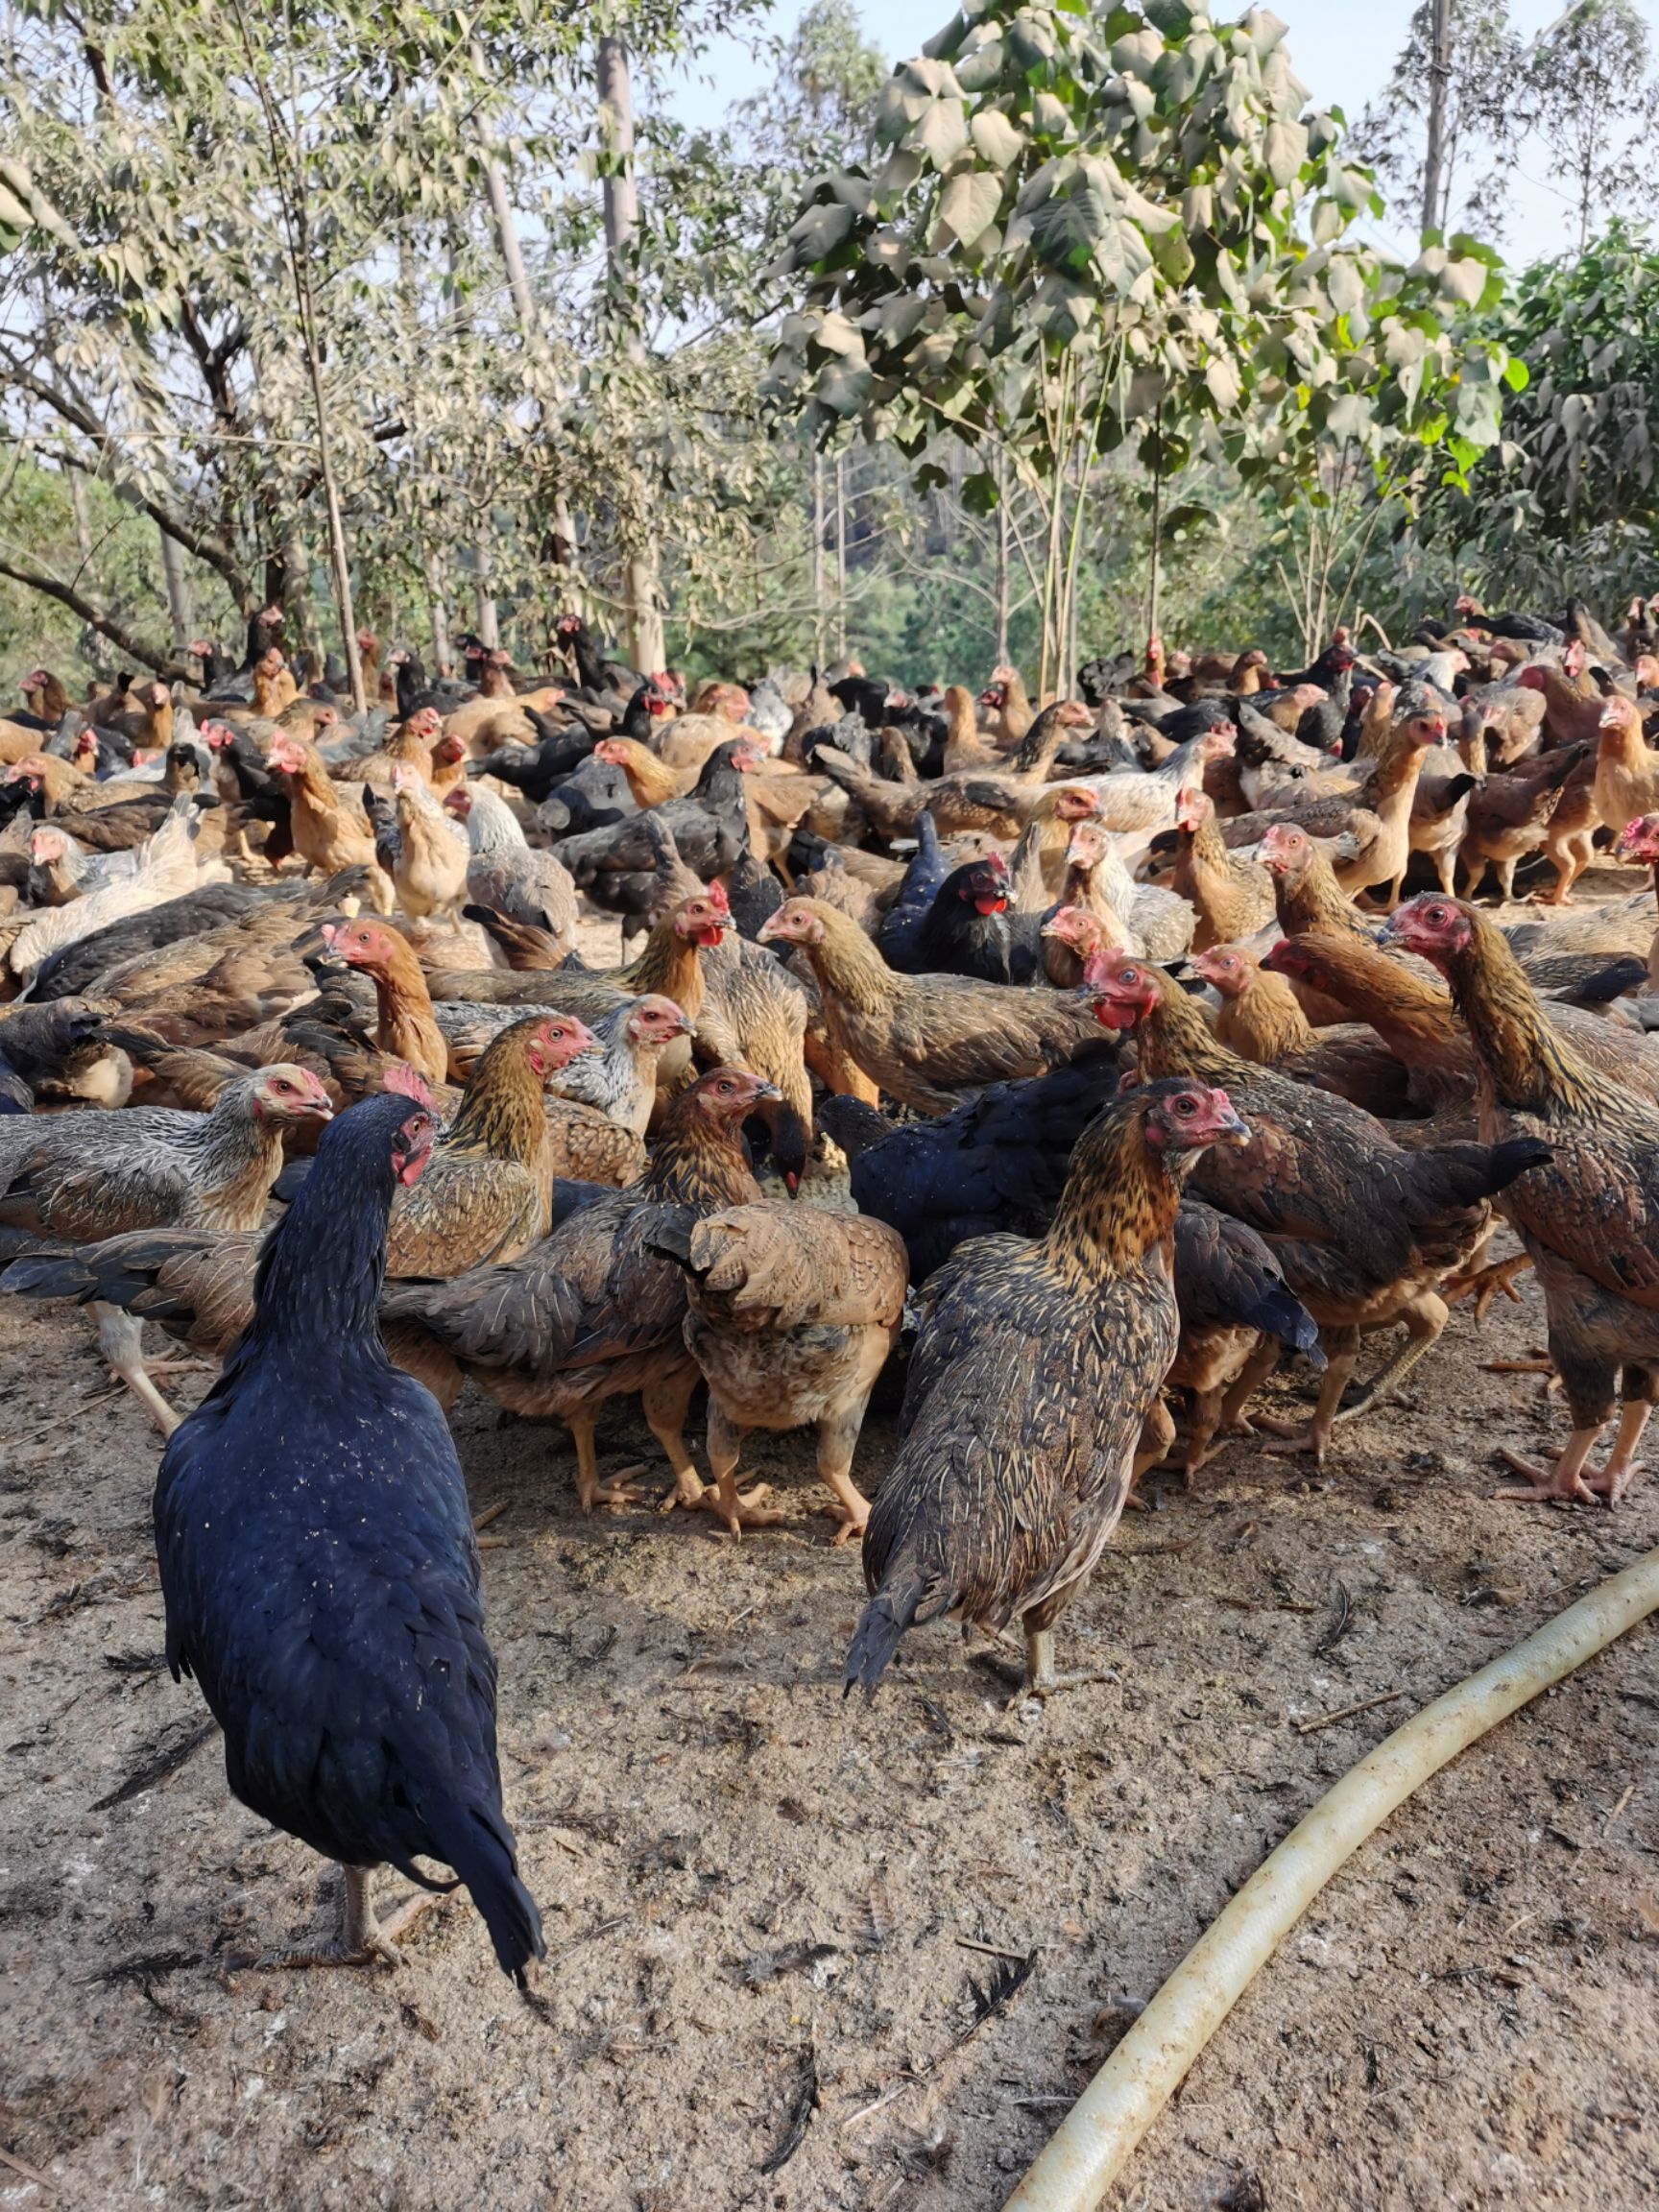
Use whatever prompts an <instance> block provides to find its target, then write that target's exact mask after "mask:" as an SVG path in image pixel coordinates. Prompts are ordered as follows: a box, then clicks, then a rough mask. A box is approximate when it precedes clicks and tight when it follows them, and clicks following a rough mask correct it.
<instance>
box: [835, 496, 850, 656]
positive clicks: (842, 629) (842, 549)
mask: <svg viewBox="0 0 1659 2212" xmlns="http://www.w3.org/2000/svg"><path fill="white" fill-rule="evenodd" d="M835 658H836V659H837V660H838V661H845V660H846V658H847V456H846V454H845V453H837V454H836V456H835Z"/></svg>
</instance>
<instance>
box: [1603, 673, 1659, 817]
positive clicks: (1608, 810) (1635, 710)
mask: <svg viewBox="0 0 1659 2212" xmlns="http://www.w3.org/2000/svg"><path fill="white" fill-rule="evenodd" d="M1594 788H1595V793H1596V811H1597V813H1598V814H1599V816H1600V818H1601V823H1602V826H1603V827H1604V828H1605V829H1611V830H1612V831H1613V832H1614V834H1615V835H1617V834H1618V832H1619V831H1620V830H1622V829H1623V828H1624V825H1625V824H1626V823H1627V822H1634V821H1637V820H1638V819H1639V818H1640V817H1641V816H1642V815H1644V814H1651V813H1652V812H1653V811H1654V809H1655V808H1659V755H1655V754H1654V753H1653V752H1652V751H1651V750H1650V749H1649V747H1648V744H1647V738H1646V737H1645V736H1644V735H1643V733H1642V710H1641V709H1640V708H1639V707H1638V706H1637V705H1636V702H1635V701H1634V700H1633V699H1626V698H1625V697H1624V695H1623V692H1621V691H1613V692H1610V693H1609V694H1608V697H1607V702H1606V704H1605V706H1603V708H1602V709H1601V715H1600V721H1599V733H1598V743H1597V748H1596V781H1595V786H1594Z"/></svg>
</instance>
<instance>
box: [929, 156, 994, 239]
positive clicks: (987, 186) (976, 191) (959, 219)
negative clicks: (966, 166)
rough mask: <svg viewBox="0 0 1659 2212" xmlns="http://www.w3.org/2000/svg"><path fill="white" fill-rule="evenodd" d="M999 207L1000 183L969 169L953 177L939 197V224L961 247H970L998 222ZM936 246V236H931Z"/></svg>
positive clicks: (936, 233)
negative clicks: (953, 235) (954, 236)
mask: <svg viewBox="0 0 1659 2212" xmlns="http://www.w3.org/2000/svg"><path fill="white" fill-rule="evenodd" d="M1001 204H1002V180H1001V178H1000V177H992V176H987V175H986V173H985V171H984V170H982V169H978V170H975V169H970V170H967V171H965V172H964V173H962V174H961V175H959V176H955V177H952V178H951V179H950V181H949V182H948V183H947V184H946V186H945V189H944V191H943V192H942V193H941V194H940V196H939V222H940V225H941V226H942V227H943V228H945V229H947V230H949V231H953V232H954V233H955V235H956V237H957V239H958V240H959V241H960V243H961V244H962V245H964V246H972V245H973V244H974V240H975V239H976V238H977V237H978V236H979V235H980V233H981V232H982V231H983V230H985V229H987V228H989V226H990V225H991V224H992V223H994V222H995V221H996V219H997V210H998V207H1000V205H1001ZM934 239H935V243H937V239H938V232H937V231H935V233H934Z"/></svg>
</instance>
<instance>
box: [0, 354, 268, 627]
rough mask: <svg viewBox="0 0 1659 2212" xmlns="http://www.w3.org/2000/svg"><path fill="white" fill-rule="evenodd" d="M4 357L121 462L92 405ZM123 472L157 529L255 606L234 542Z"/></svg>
mask: <svg viewBox="0 0 1659 2212" xmlns="http://www.w3.org/2000/svg"><path fill="white" fill-rule="evenodd" d="M0 361H4V363H5V366H6V370H7V373H8V374H9V375H10V376H11V378H12V382H13V383H14V384H16V386H17V387H18V389H19V390H20V391H22V392H26V393H28V394H29V395H30V397H32V398H35V399H38V400H39V401H40V403H41V404H42V405H43V406H46V407H50V408H51V410H52V412H53V413H54V414H55V415H56V416H58V417H59V419H60V421H64V422H67V423H68V424H69V426H70V428H71V429H74V430H79V431H80V433H81V435H82V436H83V437H84V438H85V439H87V440H89V441H90V442H91V444H93V445H96V446H97V447H98V449H99V451H100V452H101V453H107V454H109V455H110V456H111V457H112V458H114V459H116V460H120V459H121V445H120V441H119V440H118V439H117V438H115V437H114V436H113V435H112V434H111V433H110V432H109V431H108V430H106V429H105V428H104V426H103V424H102V423H101V422H100V421H99V420H98V418H97V417H96V416H95V415H94V414H92V412H91V411H90V409H88V408H86V407H84V406H83V405H82V404H81V402H80V401H79V400H78V399H76V398H75V397H73V396H72V395H71V394H69V393H67V392H62V391H60V390H59V388H58V387H57V386H56V385H55V384H49V383H47V382H46V381H45V380H44V378H42V377H39V376H36V375H34V374H32V373H31V372H30V371H29V370H27V369H25V368H24V367H23V365H22V363H21V362H20V361H19V360H18V359H17V358H16V356H15V354H13V353H12V351H11V349H9V348H6V349H0ZM84 473H85V474H87V475H98V474H99V473H100V471H99V470H97V469H85V470H84ZM123 474H124V475H125V476H127V477H128V481H127V482H126V483H125V484H124V485H123V486H122V487H121V489H122V490H123V492H124V493H125V495H127V496H129V497H131V498H132V500H133V502H134V503H135V505H137V506H139V507H141V508H142V509H143V510H144V512H145V514H146V515H148V516H149V517H150V519H151V521H152V522H154V523H155V524H156V527H157V528H158V529H162V530H165V531H166V533H167V535H168V537H169V538H174V539H177V541H178V542H179V543H180V545H182V546H183V548H184V550H185V552H186V553H193V554H195V556H196V558H197V560H198V561H204V562H205V563H206V564H207V565H208V567H209V568H212V569H215V570H216V571H217V572H218V574H219V575H221V576H222V577H223V578H224V579H225V582H226V583H227V584H228V586H229V587H230V589H231V592H232V593H233V595H234V597H235V599H236V602H237V604H238V606H241V607H248V606H252V602H253V589H252V585H251V584H250V583H249V580H248V576H247V573H246V571H245V570H244V569H243V567H242V565H241V564H240V562H239V561H238V560H237V559H236V556H235V554H234V553H232V552H231V550H230V548H229V546H228V545H227V544H225V543H224V542H223V541H222V540H220V539H218V538H216V537H214V536H213V535H212V533H211V532H209V531H204V530H198V529H197V528H196V527H195V525H194V524H193V523H191V522H189V521H187V520H186V518H185V517H183V516H182V515H180V514H177V513H176V512H175V511H174V510H173V509H171V508H169V507H164V506H162V504H161V502H160V501H159V500H157V499H152V498H151V497H150V496H149V495H148V493H143V492H140V491H139V490H138V488H137V486H136V485H135V484H133V483H132V481H131V472H130V471H129V470H126V469H124V470H123ZM104 481H105V482H106V483H108V481H109V479H108V476H105V477H104ZM111 489H114V487H111Z"/></svg>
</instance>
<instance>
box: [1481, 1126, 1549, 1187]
mask: <svg viewBox="0 0 1659 2212" xmlns="http://www.w3.org/2000/svg"><path fill="white" fill-rule="evenodd" d="M1554 1157H1555V1155H1554V1152H1553V1151H1552V1150H1551V1147H1550V1146H1549V1145H1548V1144H1546V1143H1545V1142H1543V1141H1542V1139H1540V1138H1537V1137H1509V1138H1506V1139H1505V1140H1504V1142H1503V1143H1502V1144H1494V1145H1493V1147H1492V1158H1491V1163H1490V1166H1489V1168H1488V1173H1487V1182H1486V1195H1487V1197H1489V1198H1496V1197H1497V1195H1498V1193H1499V1191H1500V1190H1508V1188H1509V1186H1510V1184H1511V1183H1514V1182H1516V1181H1518V1180H1519V1178H1520V1177H1521V1176H1523V1175H1526V1174H1529V1173H1530V1172H1531V1170H1532V1169H1533V1168H1534V1167H1548V1166H1549V1165H1550V1163H1551V1160H1553V1159H1554Z"/></svg>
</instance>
